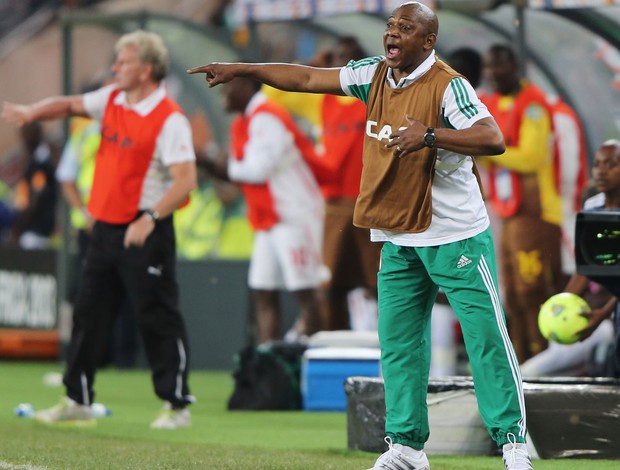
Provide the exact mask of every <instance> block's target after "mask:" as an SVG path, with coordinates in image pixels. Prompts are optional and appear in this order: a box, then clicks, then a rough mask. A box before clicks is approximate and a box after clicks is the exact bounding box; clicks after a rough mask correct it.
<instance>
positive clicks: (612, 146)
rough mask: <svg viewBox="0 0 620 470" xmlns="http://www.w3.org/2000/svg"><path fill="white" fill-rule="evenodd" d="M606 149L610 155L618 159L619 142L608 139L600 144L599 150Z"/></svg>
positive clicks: (619, 151)
mask: <svg viewBox="0 0 620 470" xmlns="http://www.w3.org/2000/svg"><path fill="white" fill-rule="evenodd" d="M603 149H608V150H609V151H610V152H611V153H612V155H615V156H616V157H620V140H617V139H609V140H606V141H605V142H603V143H602V144H601V146H600V147H599V150H603Z"/></svg>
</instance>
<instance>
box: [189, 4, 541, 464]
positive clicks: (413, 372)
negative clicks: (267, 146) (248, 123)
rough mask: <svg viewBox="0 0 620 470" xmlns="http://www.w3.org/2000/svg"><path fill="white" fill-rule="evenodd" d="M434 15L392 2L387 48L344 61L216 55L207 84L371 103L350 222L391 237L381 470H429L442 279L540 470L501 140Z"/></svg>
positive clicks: (496, 410)
mask: <svg viewBox="0 0 620 470" xmlns="http://www.w3.org/2000/svg"><path fill="white" fill-rule="evenodd" d="M437 31H438V21H437V17H436V16H435V14H434V13H433V11H432V10H431V9H430V8H428V7H426V6H424V5H422V4H420V3H417V2H408V3H404V4H402V5H401V6H400V7H398V8H396V9H395V10H394V12H393V13H392V16H391V17H390V18H389V19H388V22H387V28H386V30H385V33H384V37H383V41H384V47H385V53H386V55H385V57H369V58H366V59H362V60H360V61H357V62H350V63H349V64H348V65H347V66H345V67H342V68H340V69H337V68H336V69H320V68H312V67H304V66H299V65H290V64H219V63H216V64H210V65H206V66H202V67H197V68H195V69H192V70H190V73H206V79H207V81H208V83H209V86H214V85H217V84H219V83H223V82H226V81H229V80H231V79H232V78H233V77H235V76H246V77H251V78H254V79H258V80H260V81H262V82H265V83H267V84H268V85H270V86H273V87H276V88H280V89H283V90H289V91H302V92H314V93H332V94H337V95H342V94H346V95H351V96H356V97H358V98H359V99H361V100H362V101H364V102H365V103H366V105H367V117H366V135H365V138H364V155H363V163H364V168H363V172H362V179H361V186H360V194H359V197H358V199H357V203H356V207H355V215H354V221H353V222H354V224H355V225H357V226H359V227H367V228H370V229H371V238H372V240H374V241H377V242H383V243H384V246H383V250H382V253H381V267H380V270H379V277H378V287H379V339H380V343H381V364H382V370H383V375H384V379H385V402H386V412H387V415H386V426H385V430H386V435H387V437H386V442H387V443H388V446H389V448H388V450H387V452H385V453H384V454H383V455H382V456H380V457H379V459H378V460H377V462H376V463H375V466H374V467H373V468H375V469H415V470H429V469H430V464H429V462H428V459H427V457H426V455H425V453H424V452H423V450H422V449H423V447H424V444H425V442H426V441H427V439H428V437H429V424H428V411H427V405H426V393H427V385H428V376H429V367H430V314H431V308H432V305H433V302H434V300H435V297H436V294H437V291H438V288H439V287H441V289H442V290H443V291H444V293H445V294H446V296H447V297H448V299H449V301H450V304H451V305H452V307H453V308H454V311H455V312H456V315H457V317H458V319H459V321H460V323H461V326H462V329H463V334H464V338H465V342H466V347H467V352H468V355H469V359H470V361H471V367H472V372H473V377H474V382H475V387H476V396H477V399H478V404H479V409H480V412H481V415H482V418H483V420H484V423H485V425H486V427H487V429H488V431H489V433H490V434H491V437H492V438H493V439H494V440H495V442H496V443H497V445H498V446H500V447H502V450H503V456H504V463H505V466H506V469H507V470H531V469H532V464H531V461H530V457H529V454H528V452H527V449H526V446H525V435H526V426H525V405H524V400H523V392H522V388H521V377H520V373H519V366H518V363H517V360H516V357H515V354H514V350H513V347H512V345H511V342H510V339H509V337H508V333H507V331H506V325H505V318H504V313H503V310H502V307H501V305H500V301H499V296H498V292H497V278H496V268H495V257H494V248H493V241H492V238H491V233H490V229H489V218H488V215H487V212H486V209H485V206H484V202H483V198H482V191H481V188H480V186H479V183H478V177H477V170H476V166H475V163H474V159H473V158H472V156H479V155H497V154H501V153H502V152H504V150H505V144H504V139H503V137H502V134H501V131H500V130H499V128H498V126H497V124H496V122H495V120H494V119H493V117H492V116H491V115H490V114H489V113H488V111H487V109H486V107H485V106H484V105H483V104H482V103H480V100H479V99H478V97H477V96H476V93H475V91H474V90H473V88H472V87H471V85H470V84H469V83H468V82H467V81H466V80H465V79H464V78H463V77H462V76H461V75H459V74H458V73H456V72H455V71H454V70H452V69H451V68H450V67H448V66H447V65H446V64H445V63H443V62H442V61H440V60H437V58H436V57H435V52H434V45H435V41H436V39H437Z"/></svg>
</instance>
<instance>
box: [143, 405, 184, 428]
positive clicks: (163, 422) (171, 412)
mask: <svg viewBox="0 0 620 470" xmlns="http://www.w3.org/2000/svg"><path fill="white" fill-rule="evenodd" d="M191 425H192V415H191V414H190V412H189V410H188V409H187V408H182V409H178V410H175V409H174V408H172V405H171V404H170V403H168V402H166V403H164V409H163V410H162V412H161V413H160V414H159V416H158V417H157V419H156V420H155V421H153V422H152V423H151V428H152V429H179V428H188V427H190V426H191Z"/></svg>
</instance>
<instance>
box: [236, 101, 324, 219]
mask: <svg viewBox="0 0 620 470" xmlns="http://www.w3.org/2000/svg"><path fill="white" fill-rule="evenodd" d="M257 113H270V114H273V115H274V116H275V117H277V118H278V120H280V121H281V122H282V124H284V126H285V127H286V128H287V129H288V131H289V132H291V133H292V134H293V138H294V141H295V145H296V146H297V148H298V149H299V151H300V152H301V154H302V157H303V158H304V159H305V160H306V161H310V160H315V159H316V155H315V152H314V144H313V143H312V141H311V140H310V139H309V138H308V137H306V135H305V134H303V133H302V132H301V131H300V130H299V128H298V127H297V125H296V124H295V121H293V118H292V117H291V115H290V114H289V113H288V112H287V111H286V110H285V109H284V108H282V107H280V106H279V105H277V104H275V103H271V102H265V103H262V104H261V105H259V106H258V107H257V108H256V109H255V110H254V111H252V112H251V113H250V114H249V115H247V116H245V115H242V114H240V115H238V116H237V117H236V118H235V119H234V120H233V122H232V125H231V147H232V152H233V158H235V159H236V160H243V158H244V157H245V155H244V148H245V145H246V144H247V142H248V139H249V134H248V130H249V127H250V121H251V120H252V118H253V117H254V115H256V114H257ZM239 185H240V187H241V190H242V192H243V195H244V197H245V200H246V203H247V205H248V220H249V221H250V224H251V225H252V227H253V228H254V229H255V230H268V229H269V228H271V227H273V226H274V225H275V224H276V223H278V214H277V213H276V211H275V204H274V201H273V196H272V193H271V190H270V189H269V183H267V182H266V183H260V184H250V183H239Z"/></svg>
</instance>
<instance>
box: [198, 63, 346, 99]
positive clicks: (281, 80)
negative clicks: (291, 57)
mask: <svg viewBox="0 0 620 470" xmlns="http://www.w3.org/2000/svg"><path fill="white" fill-rule="evenodd" d="M187 73H189V74H195V73H204V74H205V78H206V80H207V83H208V84H209V87H214V86H216V85H219V84H220V83H226V82H229V81H230V80H232V79H233V78H235V77H247V78H253V79H254V80H258V81H259V82H262V83H266V84H267V85H269V86H272V87H274V88H279V89H280V90H285V91H300V92H306V93H329V94H332V95H344V94H345V93H344V92H343V91H342V88H341V86H340V68H319V67H310V66H307V65H297V64H281V63H277V64H253V63H242V62H238V63H232V64H225V63H219V62H214V63H212V64H208V65H203V66H201V67H195V68H193V69H190V70H188V71H187Z"/></svg>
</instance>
